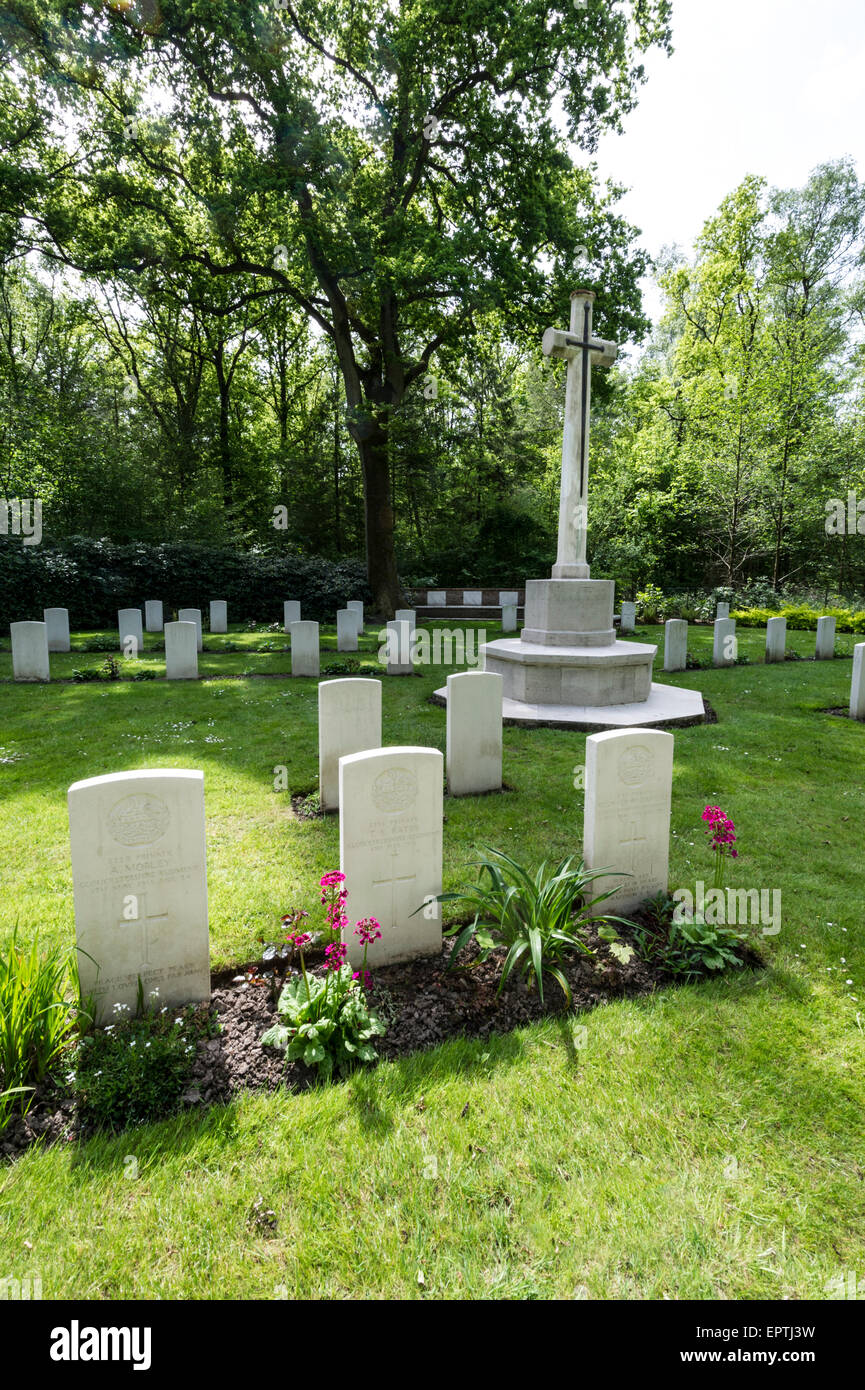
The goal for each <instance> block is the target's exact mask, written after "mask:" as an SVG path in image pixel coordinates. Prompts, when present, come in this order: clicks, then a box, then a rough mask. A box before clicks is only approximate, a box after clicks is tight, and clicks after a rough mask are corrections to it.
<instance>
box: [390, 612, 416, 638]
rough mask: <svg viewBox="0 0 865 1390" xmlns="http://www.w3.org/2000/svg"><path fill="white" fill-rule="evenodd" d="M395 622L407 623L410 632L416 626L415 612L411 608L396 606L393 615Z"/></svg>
mask: <svg viewBox="0 0 865 1390" xmlns="http://www.w3.org/2000/svg"><path fill="white" fill-rule="evenodd" d="M393 620H394V622H395V623H408V625H409V627H410V628H411V630H412V632H414V631H415V628H416V627H417V614H416V613H415V610H414V609H413V608H398V609H397V610H396V612H395V613H394V615H393Z"/></svg>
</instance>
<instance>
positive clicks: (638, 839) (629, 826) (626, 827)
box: [619, 820, 648, 869]
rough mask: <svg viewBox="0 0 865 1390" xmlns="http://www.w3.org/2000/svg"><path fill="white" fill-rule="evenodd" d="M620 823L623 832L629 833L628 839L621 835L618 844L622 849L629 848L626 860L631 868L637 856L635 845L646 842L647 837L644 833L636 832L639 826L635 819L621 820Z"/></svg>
mask: <svg viewBox="0 0 865 1390" xmlns="http://www.w3.org/2000/svg"><path fill="white" fill-rule="evenodd" d="M621 824H622V830H623V832H624V831H627V832H628V833H629V834H630V839H627V840H626V839H625V838H624V835H623V837H622V839H621V840H620V841H619V844H620V845H621V847H622V849H626V848H627V849H629V850H630V854H629V855H628V861H629V865H630V867H631V868H632V869H633V868H634V866H635V863H636V858H637V845H645V844H647V843H648V841H647V837H646V836H645V835H639V834H638V833H637V832H638V830H639V828H640V827H639V825H638V824H637V822H636V821H633V820H623V821H622V822H621Z"/></svg>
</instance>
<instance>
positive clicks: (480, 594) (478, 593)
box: [463, 589, 484, 608]
mask: <svg viewBox="0 0 865 1390" xmlns="http://www.w3.org/2000/svg"><path fill="white" fill-rule="evenodd" d="M483 602H484V591H483V589H463V607H464V608H481V607H483Z"/></svg>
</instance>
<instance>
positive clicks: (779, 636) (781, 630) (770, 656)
mask: <svg viewBox="0 0 865 1390" xmlns="http://www.w3.org/2000/svg"><path fill="white" fill-rule="evenodd" d="M786 646H787V619H786V618H770V619H769V621H768V622H767V623H766V660H767V661H769V662H773V661H783V660H784V658H785V651H786Z"/></svg>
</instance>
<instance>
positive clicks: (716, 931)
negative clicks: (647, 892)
mask: <svg viewBox="0 0 865 1390" xmlns="http://www.w3.org/2000/svg"><path fill="white" fill-rule="evenodd" d="M677 906H678V905H677V903H676V902H675V900H674V899H673V898H671V897H668V895H667V894H666V893H659V894H658V895H657V897H655V898H653V899H652V900H651V902H649V903H647V904H645V906H644V908H643V916H644V918H645V919H646V920H645V921H643V922H642V923H640V924H639V925H637V926H635V928H634V933H633V938H634V945H635V946H636V948H637V954H638V955H639V956H640V957H641V958H642V959H643V960H645V961H650V962H652V963H654V964H655V965H660V966H661V967H662V968H663V969H664V970H668V971H669V972H670V974H671V975H677V976H680V977H681V978H683V979H698V978H700V977H701V976H703V975H708V974H713V973H715V972H717V971H719V970H726V969H728V968H729V967H730V966H734V967H736V966H741V965H742V964H743V957H742V946H743V945H744V944H745V942H746V941H747V939H748V934H747V932H743V931H738V930H737V929H736V928H735V927H721V926H711V925H709V923H707V922H706V920H705V918H704V916H703V914H702V913H699V912H698V913H693V914H692V915H691V916H690V917H689V918H687V919H686V920H682V921H679V920H677V918H678V916H679V915H680V914H678V913H677V912H676V908H677Z"/></svg>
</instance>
